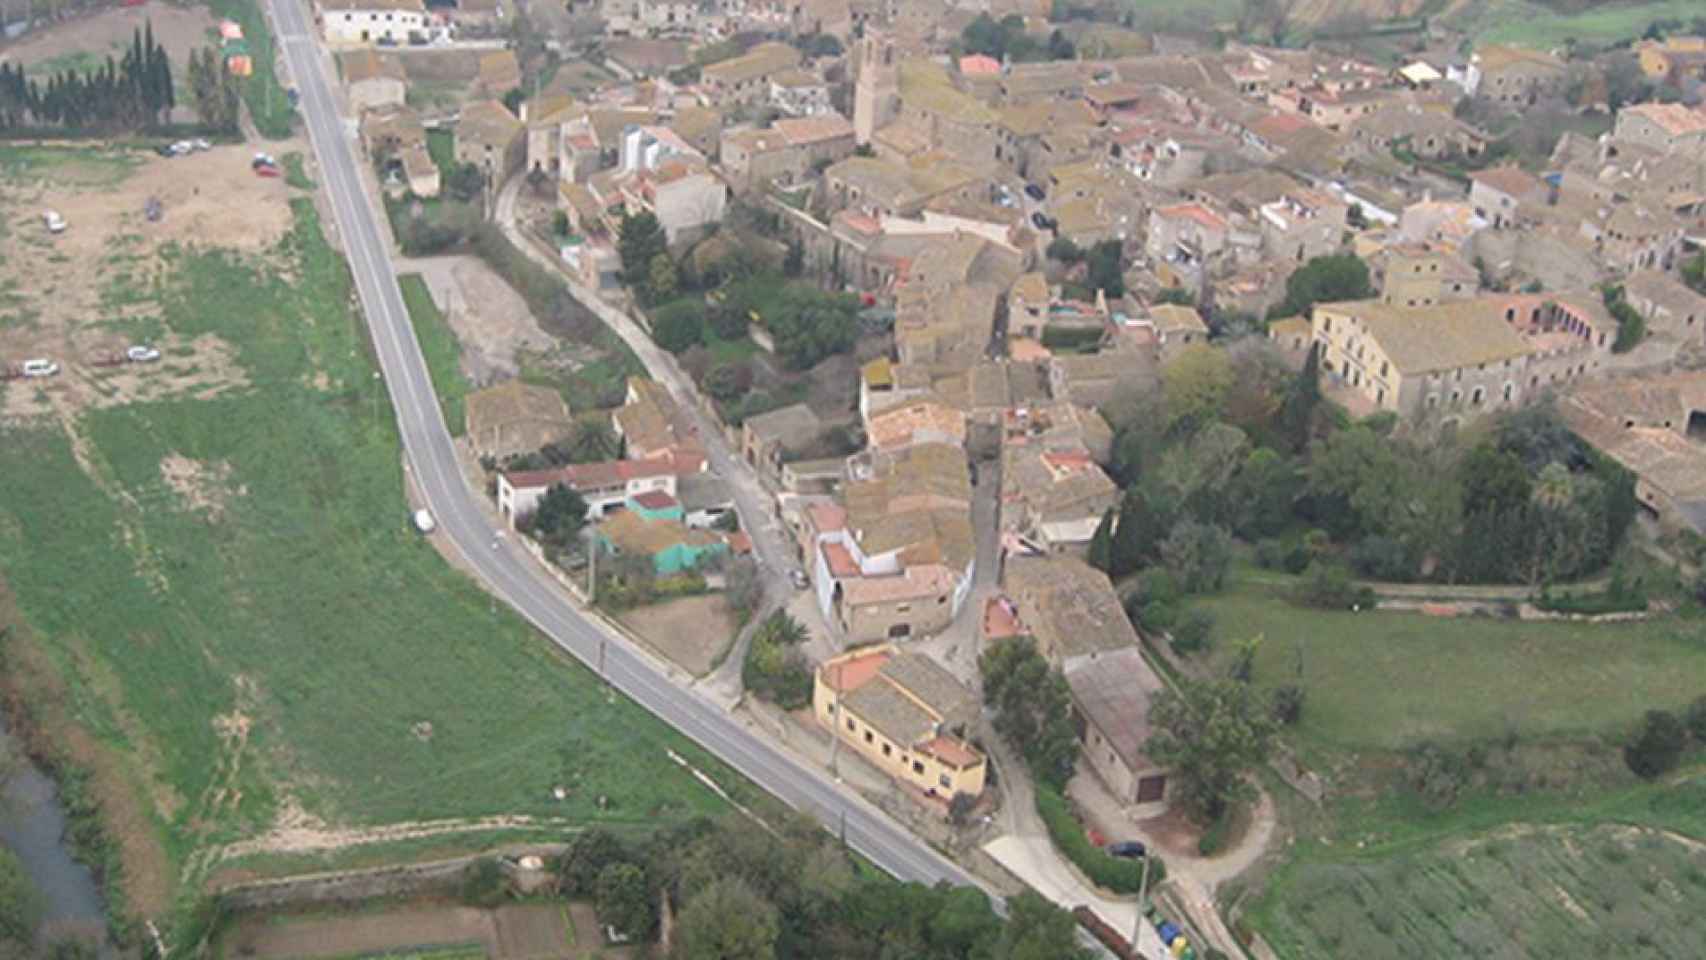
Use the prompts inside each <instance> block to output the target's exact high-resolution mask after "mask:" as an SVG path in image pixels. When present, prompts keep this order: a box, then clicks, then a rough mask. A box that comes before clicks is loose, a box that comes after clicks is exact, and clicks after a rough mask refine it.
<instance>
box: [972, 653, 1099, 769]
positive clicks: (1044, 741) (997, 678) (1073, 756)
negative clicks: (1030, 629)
mask: <svg viewBox="0 0 1706 960" xmlns="http://www.w3.org/2000/svg"><path fill="white" fill-rule="evenodd" d="M978 670H979V671H980V672H981V673H982V674H983V699H984V702H985V703H986V704H988V705H989V706H991V707H993V708H994V709H995V711H996V714H995V731H996V732H997V733H999V734H1001V736H1002V738H1003V739H1005V740H1006V741H1007V742H1008V743H1010V744H1012V746H1013V748H1014V749H1015V750H1017V751H1019V753H1020V754H1021V755H1023V756H1024V758H1025V763H1026V765H1027V766H1029V767H1030V768H1031V775H1032V776H1034V777H1036V778H1037V781H1038V782H1039V783H1045V784H1048V785H1049V786H1052V787H1054V788H1055V789H1056V790H1064V789H1065V788H1066V782H1067V781H1068V780H1070V779H1072V771H1073V768H1074V767H1075V766H1076V765H1077V763H1078V735H1077V732H1076V729H1075V728H1074V726H1073V722H1072V694H1071V691H1070V690H1069V689H1068V688H1067V685H1066V677H1065V676H1064V675H1063V674H1062V673H1061V672H1060V671H1059V670H1055V669H1051V668H1050V667H1049V664H1048V661H1047V660H1044V659H1043V658H1042V655H1041V654H1039V653H1038V652H1037V646H1036V642H1035V641H1033V640H1032V639H1031V638H1030V637H1007V638H1004V639H1001V640H997V641H995V642H994V643H992V644H990V646H989V648H988V649H987V650H985V651H984V653H983V655H982V656H981V657H979V658H978Z"/></svg>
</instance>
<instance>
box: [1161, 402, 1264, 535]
mask: <svg viewBox="0 0 1706 960" xmlns="http://www.w3.org/2000/svg"><path fill="white" fill-rule="evenodd" d="M1249 447H1250V444H1249V441H1248V439H1247V438H1246V437H1245V436H1244V431H1242V430H1240V429H1238V428H1237V427H1234V426H1232V425H1230V424H1225V423H1209V424H1208V425H1206V426H1204V427H1203V428H1202V429H1200V430H1198V431H1196V432H1195V433H1193V434H1191V435H1190V436H1189V437H1187V438H1185V440H1184V441H1183V442H1181V443H1178V444H1176V445H1175V446H1173V448H1172V449H1170V450H1168V451H1167V452H1166V453H1165V454H1163V455H1162V457H1161V464H1160V466H1159V467H1158V468H1157V469H1156V470H1155V471H1153V472H1152V473H1151V474H1150V477H1149V478H1148V479H1149V480H1150V481H1153V482H1154V483H1158V484H1163V485H1165V486H1166V487H1167V488H1168V491H1169V492H1170V493H1171V494H1172V497H1173V499H1174V501H1175V502H1177V503H1178V504H1179V505H1180V509H1182V510H1183V511H1184V512H1185V513H1187V514H1190V515H1191V516H1194V517H1196V518H1197V519H1199V520H1203V521H1206V522H1211V523H1218V522H1220V521H1221V520H1223V519H1224V515H1225V514H1227V513H1229V512H1230V507H1229V506H1228V501H1227V495H1228V493H1229V492H1230V491H1229V488H1230V487H1231V484H1232V478H1233V476H1234V475H1235V474H1236V473H1237V472H1238V468H1239V466H1240V465H1242V464H1243V462H1244V458H1245V456H1246V451H1248V450H1249Z"/></svg>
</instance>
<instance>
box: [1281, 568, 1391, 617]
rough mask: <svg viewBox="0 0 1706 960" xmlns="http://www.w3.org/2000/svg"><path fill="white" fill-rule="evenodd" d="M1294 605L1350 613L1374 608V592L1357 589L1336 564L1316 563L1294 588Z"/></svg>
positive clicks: (1348, 572)
mask: <svg viewBox="0 0 1706 960" xmlns="http://www.w3.org/2000/svg"><path fill="white" fill-rule="evenodd" d="M1296 598H1297V602H1298V603H1301V604H1303V605H1304V606H1306V607H1316V608H1318V609H1321V610H1350V609H1353V608H1358V609H1360V608H1367V609H1373V607H1374V602H1375V601H1374V591H1373V590H1370V589H1369V588H1367V587H1359V586H1357V585H1356V583H1355V582H1354V581H1352V580H1351V574H1350V571H1348V570H1346V569H1345V568H1344V567H1342V566H1340V565H1338V564H1336V563H1327V562H1325V561H1316V562H1315V563H1312V564H1310V565H1309V569H1308V570H1307V571H1305V572H1304V574H1303V582H1302V583H1300V584H1298V589H1297V597H1296Z"/></svg>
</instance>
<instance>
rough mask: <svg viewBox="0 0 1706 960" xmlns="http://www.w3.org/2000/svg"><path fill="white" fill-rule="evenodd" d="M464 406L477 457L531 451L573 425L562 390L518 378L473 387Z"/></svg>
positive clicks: (471, 444)
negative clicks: (523, 381) (482, 388)
mask: <svg viewBox="0 0 1706 960" xmlns="http://www.w3.org/2000/svg"><path fill="white" fill-rule="evenodd" d="M464 410H465V419H466V421H467V423H466V426H467V437H468V443H469V446H471V447H472V448H473V450H474V454H475V456H479V457H495V458H497V459H499V460H502V459H504V458H506V457H512V456H515V455H516V454H521V453H533V452H534V451H536V450H538V449H539V448H541V447H543V446H545V445H546V444H548V443H556V442H557V441H559V440H562V439H563V438H565V437H567V436H568V435H569V434H570V432H572V431H573V429H574V421H573V420H571V419H570V418H569V405H568V403H567V402H566V401H565V400H564V399H563V395H562V394H560V393H558V392H557V391H555V390H552V389H550V388H549V387H535V386H530V385H528V384H525V383H522V382H521V381H520V380H507V381H505V382H503V383H500V384H497V385H496V386H492V387H487V388H485V389H484V390H475V391H474V392H472V393H470V394H468V397H467V399H466V400H465V401H464Z"/></svg>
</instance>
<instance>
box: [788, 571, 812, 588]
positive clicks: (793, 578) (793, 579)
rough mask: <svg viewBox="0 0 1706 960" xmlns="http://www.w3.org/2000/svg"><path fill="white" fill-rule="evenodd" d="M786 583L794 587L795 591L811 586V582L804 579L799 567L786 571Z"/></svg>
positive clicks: (803, 573) (803, 572)
mask: <svg viewBox="0 0 1706 960" xmlns="http://www.w3.org/2000/svg"><path fill="white" fill-rule="evenodd" d="M788 582H790V583H792V584H793V585H794V589H795V590H804V589H805V588H807V587H809V586H811V585H812V582H811V580H810V579H808V578H807V577H806V572H805V571H804V570H801V569H800V568H799V567H795V568H794V569H792V570H789V571H788Z"/></svg>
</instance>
